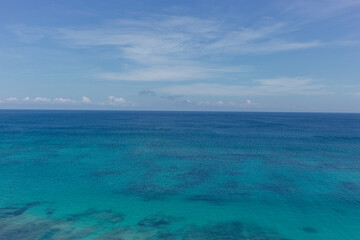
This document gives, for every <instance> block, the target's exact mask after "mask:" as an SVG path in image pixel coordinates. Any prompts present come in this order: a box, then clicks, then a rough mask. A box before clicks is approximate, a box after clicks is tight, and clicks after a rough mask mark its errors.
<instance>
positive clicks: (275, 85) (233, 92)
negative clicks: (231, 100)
mask: <svg viewBox="0 0 360 240" xmlns="http://www.w3.org/2000/svg"><path fill="white" fill-rule="evenodd" d="M158 91H159V92H163V93H167V94H174V95H188V96H190V95H191V96H278V95H319V94H330V93H331V92H330V91H328V90H326V88H325V86H323V85H320V84H317V83H316V82H314V81H313V80H312V79H308V78H301V77H296V78H275V79H258V80H253V81H252V85H224V84H216V83H214V84H208V83H195V84H187V85H174V86H169V87H164V88H160V89H158Z"/></svg>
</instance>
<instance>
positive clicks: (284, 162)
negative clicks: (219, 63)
mask: <svg viewBox="0 0 360 240" xmlns="http://www.w3.org/2000/svg"><path fill="white" fill-rule="evenodd" d="M0 239H1V240H7V239H9V240H13V239H16V240H23V239H24V240H25V239H26V240H50V239H52V240H66V239H97V240H110V239H111V240H115V239H123V240H128V239H130V240H142V239H147V240H153V239H157V240H160V239H163V240H172V239H174V240H175V239H184V240H197V239H198V240H205V239H206V240H212V239H220V240H226V239H230V240H245V239H247V240H270V239H271V240H280V239H282V240H285V239H289V240H291V239H292V240H305V239H306V240H324V239H326V240H350V239H354V240H356V239H360V114H324V113H323V114H320V113H225V112H221V113H220V112H126V111H25V110H24V111H20V110H1V111H0Z"/></svg>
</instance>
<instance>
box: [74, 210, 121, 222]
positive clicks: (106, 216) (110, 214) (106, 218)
mask: <svg viewBox="0 0 360 240" xmlns="http://www.w3.org/2000/svg"><path fill="white" fill-rule="evenodd" d="M84 219H91V220H96V221H100V222H108V223H119V222H122V221H123V220H124V215H123V214H121V213H117V212H114V211H111V210H105V211H100V210H97V209H94V208H90V209H88V210H86V211H84V212H81V213H78V214H72V215H70V216H69V217H68V219H67V220H68V221H79V220H84Z"/></svg>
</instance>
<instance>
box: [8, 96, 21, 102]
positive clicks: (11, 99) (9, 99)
mask: <svg viewBox="0 0 360 240" xmlns="http://www.w3.org/2000/svg"><path fill="white" fill-rule="evenodd" d="M5 101H6V102H17V101H18V99H17V98H16V97H9V98H7V99H5Z"/></svg>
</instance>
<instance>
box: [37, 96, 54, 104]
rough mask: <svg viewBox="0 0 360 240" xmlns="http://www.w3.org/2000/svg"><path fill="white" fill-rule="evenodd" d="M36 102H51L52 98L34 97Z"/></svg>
mask: <svg viewBox="0 0 360 240" xmlns="http://www.w3.org/2000/svg"><path fill="white" fill-rule="evenodd" d="M34 102H37V103H50V102H51V99H50V98H46V97H36V98H35V99H34Z"/></svg>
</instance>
